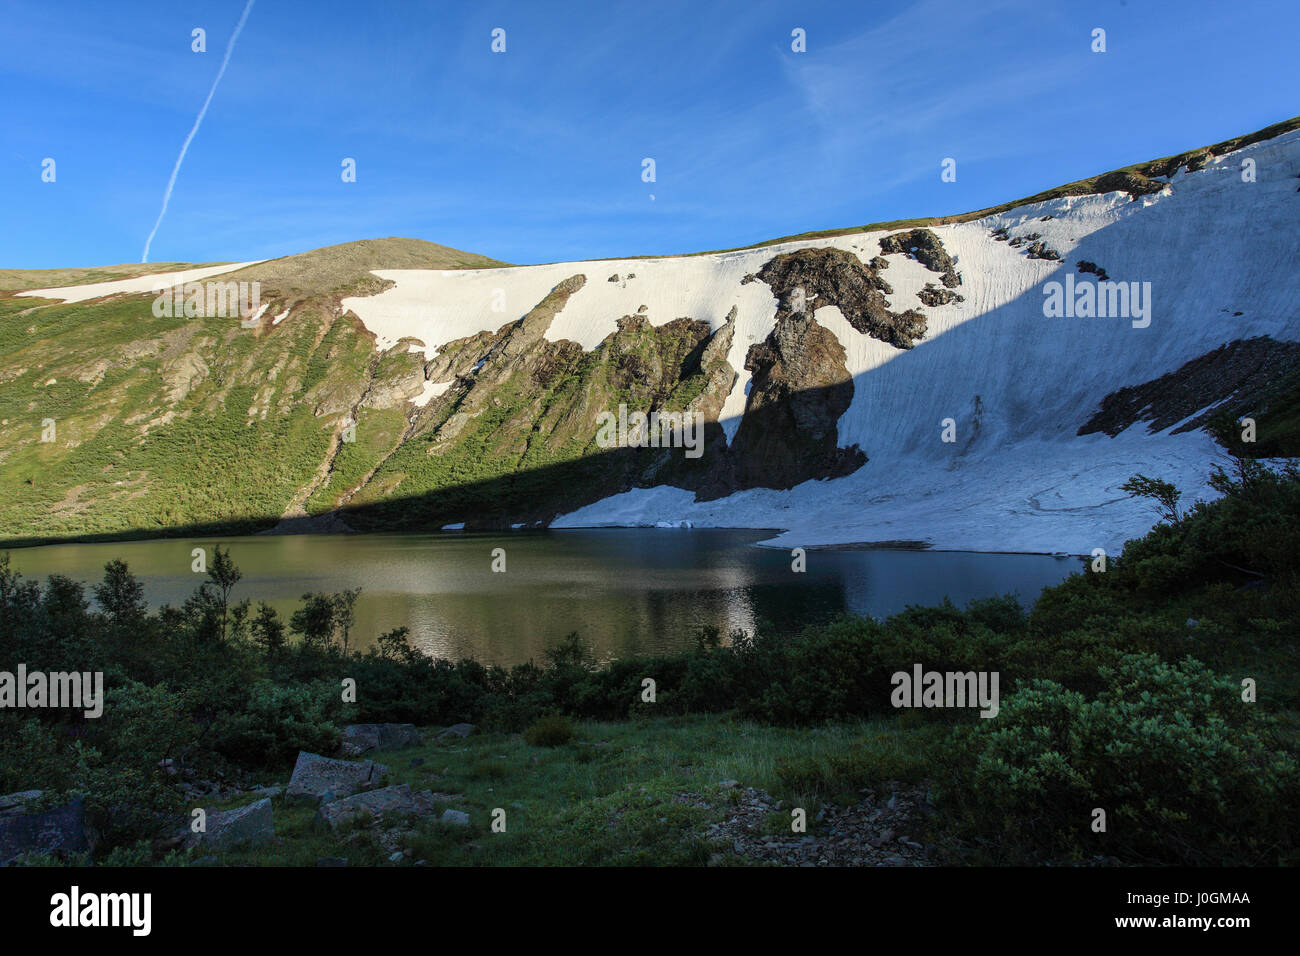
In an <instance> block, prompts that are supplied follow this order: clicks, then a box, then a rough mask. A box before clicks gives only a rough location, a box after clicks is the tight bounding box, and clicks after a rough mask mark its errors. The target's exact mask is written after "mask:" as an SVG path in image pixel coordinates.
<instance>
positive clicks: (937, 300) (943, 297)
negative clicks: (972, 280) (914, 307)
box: [916, 282, 966, 308]
mask: <svg viewBox="0 0 1300 956" xmlns="http://www.w3.org/2000/svg"><path fill="white" fill-rule="evenodd" d="M916 297H917V298H918V299H920V300H921V303H922V304H923V305H928V306H930V307H931V308H934V307H935V306H940V305H948V304H949V303H952V302H965V301H966V299H965V297H964V296H960V295H958V294H957V293H956V292H953V291H952V289H941V288H939V287H938V286H937V285H935V284H934V283H933V282H927V283H926V284H925V288H924V289H922V290H921V291H920V292H918V293H917V294H916Z"/></svg>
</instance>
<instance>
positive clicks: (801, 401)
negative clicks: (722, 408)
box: [698, 310, 867, 500]
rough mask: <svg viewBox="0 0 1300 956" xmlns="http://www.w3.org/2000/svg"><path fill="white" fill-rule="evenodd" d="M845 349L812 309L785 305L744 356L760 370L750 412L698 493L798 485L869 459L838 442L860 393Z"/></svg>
mask: <svg viewBox="0 0 1300 956" xmlns="http://www.w3.org/2000/svg"><path fill="white" fill-rule="evenodd" d="M844 355H845V353H844V347H843V346H842V345H840V343H839V340H838V339H837V338H836V337H835V335H834V334H833V333H832V332H830V331H829V330H828V329H825V328H823V327H822V326H821V325H819V324H818V323H817V320H816V319H814V318H813V317H812V315H811V314H810V313H808V312H803V313H792V312H786V311H784V310H783V311H781V312H779V313H778V314H777V321H776V326H775V327H774V328H773V330H772V332H771V333H770V334H769V335H768V337H767V338H766V339H765V340H764V341H763V342H761V343H760V344H758V345H755V346H753V347H752V348H751V349H750V350H749V355H748V356H747V357H746V359H745V367H746V368H747V369H749V370H750V372H752V373H753V378H752V379H751V383H750V389H749V399H748V401H747V402H746V406H745V415H744V417H743V418H742V419H741V422H740V427H739V428H738V429H737V431H736V436H735V439H734V440H733V441H732V443H731V446H730V447H729V448H727V449H726V453H725V456H720V460H719V461H718V463H717V465H716V468H715V473H714V475H713V476H712V478H711V480H710V481H709V482H708V483H707V484H706V486H705V487H704V488H702V489H701V490H700V492H699V495H698V497H699V498H700V499H701V500H709V499H712V498H719V497H723V496H724V495H726V494H729V493H731V492H732V491H734V490H737V489H740V488H752V487H764V488H792V487H794V486H795V485H797V484H800V483H801V482H804V481H808V480H809V479H812V478H838V477H840V476H842V475H847V474H849V473H850V472H852V471H855V470H856V469H858V468H860V467H862V465H863V464H865V463H866V461H867V456H866V455H865V454H863V453H862V451H861V450H860V449H859V448H858V447H857V446H856V445H854V446H852V447H849V448H840V447H839V440H838V435H839V428H838V422H839V419H840V416H841V415H843V414H844V412H845V411H846V410H847V409H848V407H849V403H850V402H852V401H853V380H852V378H851V377H850V375H849V373H848V370H847V368H846V366H845V363H844Z"/></svg>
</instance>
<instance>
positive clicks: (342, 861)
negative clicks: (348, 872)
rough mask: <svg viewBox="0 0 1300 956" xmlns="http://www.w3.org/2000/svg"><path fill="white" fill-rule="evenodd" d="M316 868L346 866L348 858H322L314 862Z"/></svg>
mask: <svg viewBox="0 0 1300 956" xmlns="http://www.w3.org/2000/svg"><path fill="white" fill-rule="evenodd" d="M316 865H317V866H333V867H337V866H347V865H348V858H347V857H346V856H323V857H321V858H320V859H319V860H317V861H316Z"/></svg>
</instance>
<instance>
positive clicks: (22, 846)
mask: <svg viewBox="0 0 1300 956" xmlns="http://www.w3.org/2000/svg"><path fill="white" fill-rule="evenodd" d="M30 794H31V792H30V791H25V792H24V793H22V794H11V795H10V798H11V799H12V805H13V806H14V807H17V808H21V807H23V806H25V805H26V804H28V803H30V802H31V801H32V800H33V799H35V798H34V797H32V796H31V795H30ZM15 798H18V799H15ZM93 850H94V833H93V831H92V830H91V829H90V824H89V823H88V821H87V820H86V808H85V805H84V803H83V802H82V800H81V798H80V797H78V798H77V799H76V800H73V801H72V802H71V803H69V804H66V805H65V806H62V807H58V808H56V809H54V810H47V811H45V812H44V813H21V812H10V813H7V814H5V815H4V816H0V866H7V865H8V864H10V863H12V862H14V861H15V860H18V859H21V858H22V857H25V856H28V855H33V856H44V855H55V856H58V857H60V858H64V859H66V857H67V856H68V855H69V854H83V853H85V854H89V853H91V852H92V851H93Z"/></svg>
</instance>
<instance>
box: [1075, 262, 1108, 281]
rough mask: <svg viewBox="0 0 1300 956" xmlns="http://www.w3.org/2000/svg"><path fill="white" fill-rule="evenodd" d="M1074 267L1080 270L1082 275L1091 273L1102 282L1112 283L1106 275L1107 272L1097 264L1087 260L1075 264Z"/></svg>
mask: <svg viewBox="0 0 1300 956" xmlns="http://www.w3.org/2000/svg"><path fill="white" fill-rule="evenodd" d="M1074 267H1075V268H1076V269H1078V270H1079V272H1080V273H1081V274H1082V273H1085V272H1091V273H1092V274H1093V275H1095V276H1096V277H1097V279H1098V280H1099V281H1101V282H1109V281H1110V276H1108V275H1106V270H1105V269H1103V268H1102V267H1101V266H1099V265H1097V263H1095V262H1089V261H1088V260H1087V259H1080V260H1079V261H1078V262H1076V263H1075V265H1074Z"/></svg>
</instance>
